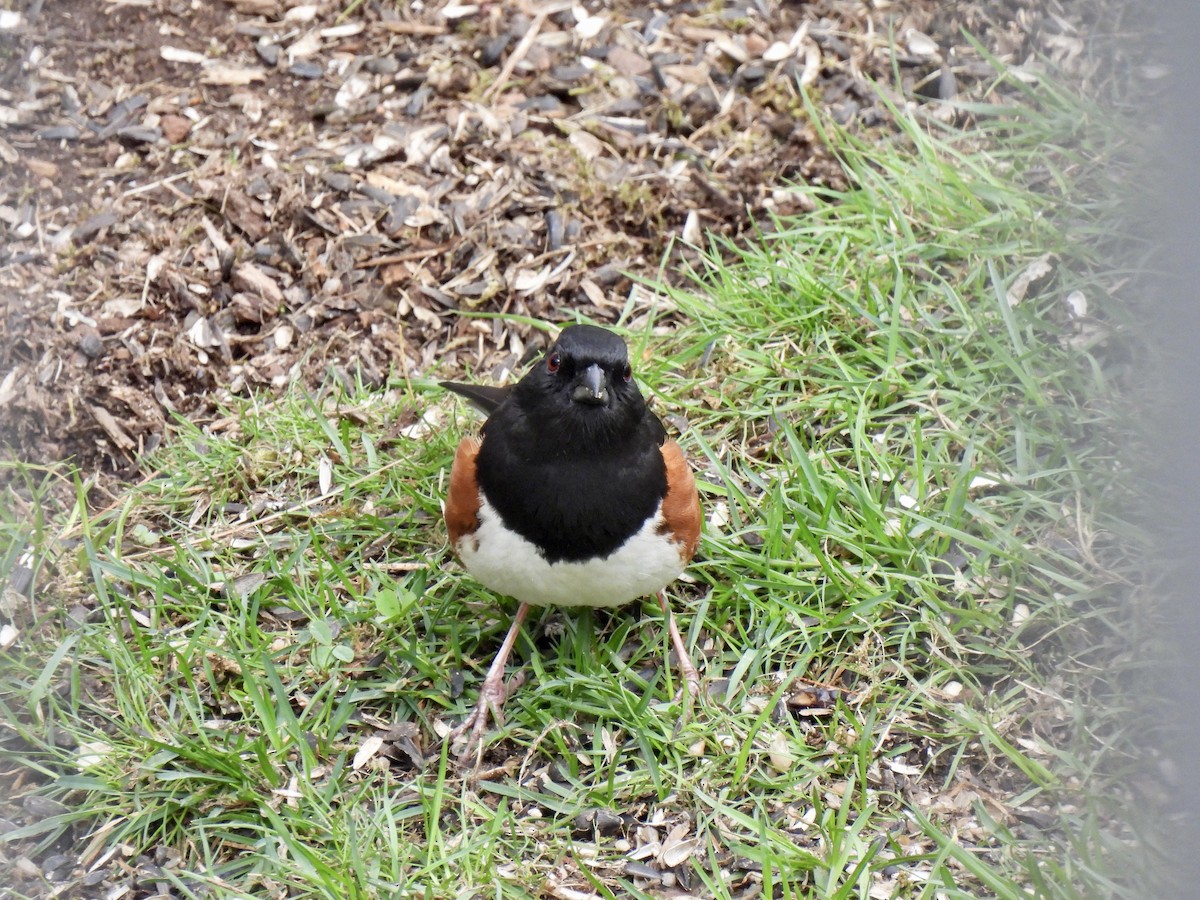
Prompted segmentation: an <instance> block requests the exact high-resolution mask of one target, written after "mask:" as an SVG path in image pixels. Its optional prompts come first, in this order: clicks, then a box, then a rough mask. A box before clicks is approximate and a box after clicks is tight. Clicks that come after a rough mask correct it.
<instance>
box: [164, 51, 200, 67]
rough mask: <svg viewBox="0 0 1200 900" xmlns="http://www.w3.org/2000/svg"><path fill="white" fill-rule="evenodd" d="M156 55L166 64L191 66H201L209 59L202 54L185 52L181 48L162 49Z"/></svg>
mask: <svg viewBox="0 0 1200 900" xmlns="http://www.w3.org/2000/svg"><path fill="white" fill-rule="evenodd" d="M158 53H159V56H161V57H162V58H163V59H165V60H166V61H167V62H176V63H186V64H188V65H191V66H203V65H205V64H206V63H208V62H209V58H208V57H207V56H205V55H204V54H203V53H198V52H196V51H195V50H185V49H184V48H183V47H163V48H162V49H161V50H159V51H158Z"/></svg>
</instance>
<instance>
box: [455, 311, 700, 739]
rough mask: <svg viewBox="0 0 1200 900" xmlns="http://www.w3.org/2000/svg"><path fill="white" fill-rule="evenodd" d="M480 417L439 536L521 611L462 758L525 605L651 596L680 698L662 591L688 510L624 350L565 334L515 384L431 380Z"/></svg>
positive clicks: (606, 339) (683, 666)
mask: <svg viewBox="0 0 1200 900" xmlns="http://www.w3.org/2000/svg"><path fill="white" fill-rule="evenodd" d="M442 386H443V387H445V388H447V389H449V390H451V391H454V392H455V393H457V394H461V395H462V396H464V397H466V398H467V399H468V400H470V401H471V402H472V403H473V404H474V405H476V406H477V407H479V408H480V409H481V410H483V412H485V413H487V414H488V418H487V421H486V422H485V423H484V425H483V429H482V433H481V435H480V437H478V438H477V437H465V438H463V439H462V442H461V443H460V444H459V445H458V451H457V452H456V453H455V454H454V465H453V467H452V468H451V470H450V490H449V493H448V495H447V497H446V527H447V530H448V531H449V533H450V543H451V545H452V546H453V548H454V552H455V553H456V554H457V555H458V558H459V559H460V560H461V561H462V563H463V565H464V566H466V568H467V571H468V572H470V573H471V574H472V575H474V576H475V577H476V578H477V579H479V581H481V582H482V583H483V584H484V585H485V586H487V587H488V588H490V589H492V590H494V591H496V592H497V593H500V594H507V595H508V596H510V597H513V598H515V599H516V600H518V601H519V603H520V605H519V606H518V607H517V614H516V617H515V619H514V620H513V623H512V627H511V628H510V629H509V631H508V634H507V635H506V636H505V638H504V643H503V644H502V645H501V647H500V650H499V652H498V653H497V654H496V659H495V661H494V662H493V663H492V666H491V668H490V669H489V670H488V673H487V676H486V677H485V678H484V681H483V685H482V687H481V688H480V691H479V702H478V704H477V705H476V707H475V711H474V712H473V713H472V714H471V715H470V716H469V717H468V718H467V719H466V721H464V722H463V723H462V724H461V725H459V726H458V728H456V729H455V731H454V732H453V737H458V736H460V735H462V734H463V733H464V732H466V731H467V730H468V729H470V737H469V740H468V743H467V747H466V750H464V756H465V755H466V754H467V753H468V752H469V750H470V748H471V747H472V746H474V745H476V744H478V743H479V741H480V739H481V737H482V735H483V732H484V730H485V728H486V727H487V722H488V714H489V710H491V711H492V712H493V713H494V714H495V716H496V718H497V720H498V719H499V718H500V706H501V705H502V704H503V703H504V700H505V697H506V694H507V691H506V688H505V685H504V665H505V662H506V660H507V659H508V655H509V653H510V652H511V651H512V648H513V644H514V643H515V642H516V639H517V633H518V631H519V629H520V627H521V623H522V622H523V621H524V619H525V616H526V615H527V614H528V612H529V607H530V606H550V605H554V606H617V605H619V604H622V603H628V602H630V601H631V600H636V599H637V598H638V597H643V596H646V595H648V594H656V595H657V597H658V602H659V605H660V606H661V607H662V609H663V613H664V615H666V617H667V627H668V629H669V631H670V635H671V641H672V643H673V644H674V646H675V652H676V654H677V656H678V657H679V667H680V670H681V673H682V675H683V678H684V680H685V682H686V685H687V689H688V690H689V691H690V692H692V693H696V692H698V691H699V687H700V676H699V674H698V673H697V671H696V667H695V666H694V665H693V664H692V661H691V659H690V658H689V657H688V654H687V650H686V648H685V647H684V643H683V638H682V637H681V636H680V634H679V629H678V628H677V627H676V625H675V619H674V617H673V616H672V615H671V609H670V607H669V606H668V605H667V601H666V599H665V597H664V596H663V593H662V589H663V588H664V587H666V586H667V585H668V584H670V583H671V582H672V581H674V580H675V578H677V577H678V576H679V574H680V573H681V572H682V571H683V569H684V567H685V566H686V565H687V564H688V562H690V561H691V559H692V556H693V554H694V553H695V552H696V545H697V543H698V542H699V539H700V521H701V513H700V498H699V495H698V494H697V493H696V483H695V481H694V480H693V478H692V472H691V469H690V467H689V466H688V463H687V460H686V459H685V458H684V456H683V451H682V450H680V449H679V445H678V444H676V443H675V442H674V441H672V440H668V439H667V433H666V430H665V429H664V428H663V425H662V422H660V421H659V419H658V417H657V416H656V415H654V413H652V412H651V411H650V410H649V409H648V408H647V406H646V402H645V400H643V399H642V394H641V392H640V391H639V390H638V387H637V384H636V383H635V382H634V380H633V372H632V370H631V368H630V365H629V354H628V352H627V350H626V348H625V342H624V341H622V340H621V338H619V337H618V336H617V335H615V334H613V333H612V332H611V331H606V330H605V329H603V328H597V327H596V326H594V325H571V326H568V327H567V328H564V329H563V331H562V333H561V334H560V335H559V337H558V340H557V341H555V343H554V345H553V346H552V347H551V348H550V350H549V351H548V352H547V353H546V355H545V356H544V357H543V358H542V359H541V360H540V361H539V363H538V364H537V365H536V366H535V367H534V368H533V369H532V370H531V371H530V372H529V373H528V374H527V375H525V377H524V378H522V379H521V380H520V381H519V382H518V383H517V384H516V385H515V386H509V387H480V386H476V385H468V384H458V383H455V382H449V381H446V382H442Z"/></svg>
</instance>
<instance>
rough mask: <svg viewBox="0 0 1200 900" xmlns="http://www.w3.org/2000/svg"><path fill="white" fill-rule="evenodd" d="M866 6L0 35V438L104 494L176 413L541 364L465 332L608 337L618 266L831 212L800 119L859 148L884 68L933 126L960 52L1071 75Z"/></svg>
mask: <svg viewBox="0 0 1200 900" xmlns="http://www.w3.org/2000/svg"><path fill="white" fill-rule="evenodd" d="M876 6H877V7H878V8H874V9H872V8H868V7H866V6H864V5H863V4H859V3H850V2H844V0H816V2H812V3H804V4H765V3H735V4H723V5H720V6H714V5H710V4H686V3H685V4H678V5H672V6H670V7H663V8H661V9H660V8H657V7H654V6H645V7H643V6H639V5H636V4H633V3H627V2H616V3H612V4H591V3H590V4H581V5H570V4H565V3H560V4H550V5H547V6H543V5H537V4H482V5H479V6H478V7H475V6H461V5H453V6H450V5H445V4H426V5H420V6H418V5H415V4H414V5H407V4H392V3H383V2H368V3H364V4H359V5H357V6H353V5H352V7H353V8H351V9H350V10H349V11H346V9H345V7H346V5H345V4H340V3H309V4H303V3H296V2H287V3H283V2H276V0H232V2H212V3H188V2H184V0H154V2H151V0H147V2H144V3H117V2H108V3H99V4H97V3H94V2H91V0H67V2H56V3H52V4H44V5H43V4H40V3H34V4H32V5H31V7H30V10H29V11H28V12H26V13H21V12H15V13H9V14H7V15H8V19H7V21H6V22H5V23H4V28H3V29H0V78H2V83H3V88H2V92H0V159H2V161H3V163H4V165H3V166H0V228H3V229H4V231H5V240H4V241H3V243H2V244H0V290H3V292H4V295H5V301H6V302H5V305H4V313H3V317H2V319H0V409H3V410H4V412H3V437H2V441H3V444H4V445H5V446H6V447H7V449H8V452H9V453H11V454H13V455H14V456H16V457H19V458H22V459H26V460H30V461H37V462H51V461H55V460H63V459H67V458H73V459H74V460H75V461H76V462H77V463H78V464H79V465H80V466H81V468H82V469H83V470H84V471H85V472H88V473H100V474H102V475H107V476H110V477H111V476H116V477H117V478H129V477H133V476H134V475H135V474H136V471H137V461H136V460H137V458H138V456H139V454H141V453H143V452H144V451H146V450H148V449H151V448H153V447H154V446H155V445H156V444H158V443H159V442H160V441H161V440H162V439H163V436H164V433H165V432H166V431H167V430H168V428H169V422H170V420H171V417H172V416H174V415H181V416H185V417H187V418H189V419H192V420H203V419H205V418H206V417H209V416H211V415H212V414H213V412H214V410H215V409H216V408H217V406H218V404H219V403H220V402H221V400H222V399H224V398H228V396H229V395H231V394H239V393H244V392H247V391H253V390H267V391H278V390H281V389H283V388H284V387H286V386H287V385H288V384H290V383H292V382H296V381H302V382H307V383H312V382H315V381H318V380H320V379H324V378H327V377H329V375H330V374H331V373H332V374H334V375H335V376H336V377H341V378H350V377H361V378H364V379H365V380H366V381H367V382H369V383H382V382H383V381H384V380H385V379H386V378H387V376H388V374H389V372H397V373H402V374H406V375H408V374H411V375H418V374H422V375H423V374H427V373H429V372H430V371H431V370H432V369H433V368H434V367H435V366H441V367H442V369H443V370H444V371H446V372H452V371H454V370H456V369H460V368H462V367H463V366H464V365H466V364H467V363H470V364H471V365H472V366H473V367H475V368H479V367H481V366H495V365H498V364H504V363H509V364H511V362H512V360H513V359H514V358H515V357H516V356H519V355H520V354H521V353H522V351H523V349H524V344H525V342H527V341H531V340H539V338H538V337H536V333H535V332H533V331H532V330H531V329H529V328H526V327H522V326H515V325H511V324H506V323H500V322H496V321H494V320H486V319H472V318H469V317H466V316H464V315H462V314H463V313H466V314H468V315H469V314H473V313H496V312H505V313H514V314H518V315H521V316H528V317H530V318H533V319H544V320H550V321H562V320H565V319H568V318H570V317H572V316H574V315H578V314H582V315H585V316H588V317H591V318H593V319H596V320H599V321H613V320H615V319H616V317H617V316H618V314H619V313H620V311H621V310H622V309H623V308H625V307H626V305H627V304H628V303H630V301H632V304H631V305H632V309H633V310H634V322H635V323H636V321H637V320H638V318H639V317H641V316H644V313H645V312H646V309H647V304H648V300H649V298H648V297H647V296H645V294H644V292H641V293H639V289H638V288H636V287H635V286H634V284H633V282H631V280H630V278H629V277H628V274H629V273H634V274H638V275H652V274H654V273H656V272H658V271H659V267H660V264H661V263H662V262H663V261H664V260H665V261H666V263H667V265H666V267H665V270H666V271H668V272H671V271H675V270H677V269H678V267H677V266H676V265H675V263H677V262H678V261H679V260H680V258H685V257H687V256H688V255H689V254H693V253H694V250H692V249H691V248H690V247H689V246H688V244H689V243H691V244H695V243H700V242H702V241H703V240H705V238H704V232H706V231H707V232H711V233H713V234H717V235H722V236H726V237H732V238H736V237H738V236H739V235H741V234H742V233H743V232H745V231H746V230H747V229H750V228H763V227H766V228H769V227H770V220H771V216H772V215H775V214H788V213H795V212H802V211H803V210H802V209H800V206H799V202H798V200H797V198H796V196H795V195H794V194H791V193H789V192H787V191H786V190H785V189H783V185H784V184H785V182H787V181H805V182H809V183H817V184H826V185H829V186H831V187H835V188H840V187H844V186H845V177H844V174H843V173H842V171H841V169H840V168H839V166H838V164H837V161H836V160H835V159H834V158H833V157H832V156H831V155H830V154H829V153H828V151H827V150H826V149H825V148H824V147H823V146H822V144H821V142H820V140H819V137H818V135H817V133H816V131H815V129H814V128H813V126H812V123H811V122H810V119H809V115H808V112H807V110H806V108H805V104H804V100H803V97H802V93H804V92H807V94H808V96H809V97H810V98H811V99H812V100H813V101H814V102H816V103H817V104H818V105H820V106H822V107H823V108H825V109H826V110H828V111H829V112H830V114H831V115H832V116H833V117H834V118H835V119H836V120H838V121H839V122H843V123H846V124H848V125H850V126H851V127H853V128H856V129H858V130H860V131H864V132H870V131H873V130H875V131H886V130H887V127H888V121H887V119H888V117H887V112H886V110H885V109H884V108H883V107H882V105H881V104H880V103H879V102H878V101H877V92H876V90H875V88H874V87H872V86H871V85H870V84H869V83H868V80H869V79H874V80H875V81H876V82H877V83H878V84H882V85H887V84H891V83H893V81H894V79H893V66H894V65H895V66H896V67H898V71H899V72H900V74H901V76H902V79H903V91H904V93H905V94H906V95H907V96H909V97H911V98H912V100H913V102H921V103H925V104H926V105H927V106H929V107H930V110H931V112H932V113H933V114H939V108H940V112H941V113H943V114H945V115H946V116H949V117H952V116H953V113H952V112H951V111H950V109H949V107H948V106H946V105H945V104H940V103H939V102H938V101H937V100H933V101H928V100H925V99H924V95H923V94H922V93H920V91H925V92H926V93H928V92H929V91H930V90H931V88H929V87H928V85H930V84H933V85H936V84H941V90H942V92H943V94H944V95H945V96H946V97H948V98H951V99H969V98H972V97H976V96H978V95H979V94H980V93H981V92H982V91H983V90H985V89H986V88H988V87H989V86H990V85H991V80H992V74H993V73H992V68H991V66H990V65H989V64H988V63H986V62H985V61H984V60H983V59H981V58H980V56H979V54H978V53H977V52H976V51H975V50H974V49H973V48H972V47H971V45H970V44H968V43H967V42H966V41H965V40H964V39H963V38H962V37H961V35H960V29H962V28H966V29H968V30H970V31H971V32H972V33H973V34H975V35H976V36H978V37H979V38H981V39H982V40H983V41H984V42H985V44H986V45H987V46H988V47H989V49H990V51H991V52H992V53H994V54H996V55H997V56H998V57H1000V58H1001V59H1002V60H1004V61H1006V62H1009V63H1012V64H1016V65H1022V66H1026V67H1027V68H1028V69H1029V71H1030V72H1031V74H1032V73H1033V72H1034V69H1035V68H1036V65H1037V63H1036V61H1035V60H1034V59H1033V57H1034V56H1035V55H1037V54H1048V55H1050V56H1051V57H1054V58H1057V59H1059V60H1060V61H1062V62H1069V61H1071V59H1073V58H1077V57H1078V58H1082V56H1081V54H1082V51H1083V49H1084V38H1083V36H1081V34H1079V33H1077V32H1076V31H1075V29H1074V26H1072V25H1070V24H1069V22H1070V20H1069V19H1068V18H1065V17H1064V16H1063V15H1062V14H1061V13H1062V11H1061V10H1058V11H1055V10H1042V9H1040V7H1043V6H1044V4H1041V3H1034V2H1032V0H1028V2H1009V3H1005V4H993V5H991V6H992V7H993V8H990V9H989V10H988V11H987V12H986V13H985V12H984V11H983V10H981V9H979V8H976V7H974V6H969V5H961V6H959V5H956V6H954V7H953V9H952V10H950V11H946V9H945V8H944V7H945V4H938V3H933V2H906V3H899V4H876ZM892 36H894V37H895V40H896V44H895V45H893V44H892V43H890V40H891V37H892ZM945 72H953V78H948V76H946V75H945V74H942V73H945ZM939 75H940V76H941V80H940V81H939ZM951 82H952V83H951ZM922 84H925V85H926V86H925V87H922ZM993 99H995V98H993ZM898 100H899V102H905V101H904V98H902V97H898Z"/></svg>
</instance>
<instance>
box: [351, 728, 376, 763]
mask: <svg viewBox="0 0 1200 900" xmlns="http://www.w3.org/2000/svg"><path fill="white" fill-rule="evenodd" d="M382 747H383V738H381V737H380V736H379V735H377V734H373V735H371V736H370V737H369V738H367V739H366V740H365V741H363V742H362V746H360V747H359V748H358V750H357V751H356V752H355V754H354V761H353V762H351V763H350V768H352V769H355V770H357V769H361V768H362V767H363V766H365V765H366V764H367V763H369V762H370V761H371V759H372V758H373V757H374V756H375V754H377V753H378V752H379V751H380V749H381V748H382Z"/></svg>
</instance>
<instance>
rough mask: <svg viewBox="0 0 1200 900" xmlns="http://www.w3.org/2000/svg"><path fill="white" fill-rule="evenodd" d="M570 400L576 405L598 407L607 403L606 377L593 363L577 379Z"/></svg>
mask: <svg viewBox="0 0 1200 900" xmlns="http://www.w3.org/2000/svg"><path fill="white" fill-rule="evenodd" d="M571 399H572V400H574V401H575V402H576V403H589V404H592V405H596V406H599V405H601V404H604V403H607V402H608V376H607V375H605V374H604V370H603V369H602V368H600V367H599V366H598V365H596V364H595V363H592V364H591V365H590V366H588V367H587V368H586V369H584V370H583V371H582V372H581V373H580V374H579V378H578V379H577V383H576V385H575V388H574V390H572V391H571Z"/></svg>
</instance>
